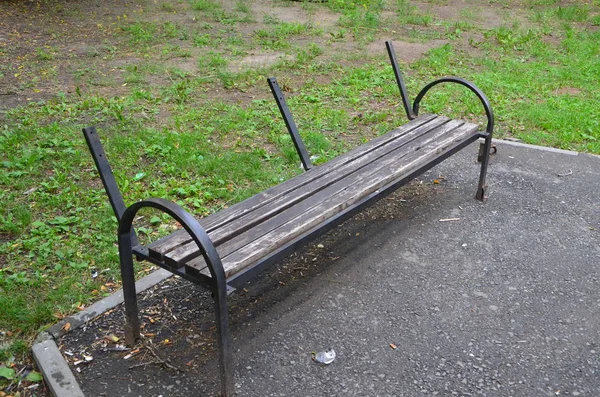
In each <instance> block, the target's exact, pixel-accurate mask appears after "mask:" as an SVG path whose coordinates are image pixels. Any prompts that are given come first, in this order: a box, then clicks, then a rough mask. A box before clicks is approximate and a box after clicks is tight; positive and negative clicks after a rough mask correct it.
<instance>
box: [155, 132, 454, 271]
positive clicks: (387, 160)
mask: <svg viewBox="0 0 600 397" xmlns="http://www.w3.org/2000/svg"><path fill="white" fill-rule="evenodd" d="M461 124H462V122H460V121H449V122H447V123H444V124H441V125H438V126H437V127H436V128H434V129H431V130H429V131H426V132H425V133H424V132H423V131H420V132H419V133H420V135H419V137H420V139H419V140H418V141H416V142H415V141H411V142H412V149H409V148H406V147H404V146H402V145H398V146H392V149H391V150H390V151H389V152H387V153H384V154H382V155H380V153H376V156H373V157H372V158H371V159H370V160H371V161H370V162H367V163H366V164H372V163H375V164H376V166H377V167H384V166H386V165H388V164H391V163H394V162H398V161H401V160H402V158H403V157H405V156H408V155H410V154H411V153H412V152H413V151H415V150H418V149H419V148H420V147H421V146H423V145H427V144H429V143H431V142H435V141H437V140H439V139H440V137H442V136H444V135H445V134H448V133H449V132H451V131H453V130H455V129H456V128H458V127H460V126H461ZM409 146H410V145H409ZM363 157H368V156H363ZM375 160H376V161H375ZM364 168H365V169H366V168H368V167H364ZM365 172H368V170H363V169H362V167H350V172H346V169H345V167H340V168H339V169H338V170H335V172H331V173H330V174H329V175H328V176H330V178H331V183H327V184H325V185H324V186H323V187H321V186H320V185H319V184H315V186H317V187H320V188H319V189H316V190H314V191H310V189H308V187H309V186H310V185H307V186H305V192H304V194H303V195H302V196H303V198H304V200H299V201H297V202H294V205H291V206H287V208H286V209H285V211H279V212H275V211H273V212H272V213H271V214H269V216H265V217H262V218H261V219H262V220H263V222H262V223H260V224H254V225H252V226H254V227H253V228H252V230H250V231H248V232H247V233H243V234H238V235H236V236H233V237H232V238H231V239H229V240H226V239H225V238H224V237H225V234H224V233H226V232H229V233H231V232H230V231H228V230H225V232H224V233H221V229H218V230H215V231H214V232H213V233H209V236H210V238H211V240H212V241H213V242H214V243H215V245H217V247H219V248H220V252H219V254H220V255H223V256H224V255H228V254H229V253H231V252H233V251H234V250H236V249H238V248H239V247H241V246H243V245H246V244H248V243H249V242H250V241H252V239H255V238H258V237H260V236H262V235H263V234H265V233H267V232H269V231H270V230H272V229H275V228H277V227H279V226H281V225H282V224H283V223H285V222H287V221H288V220H289V219H290V218H291V217H296V216H298V215H299V214H301V213H303V212H305V211H306V210H307V209H309V208H310V207H312V206H313V205H315V203H319V202H321V201H323V200H325V199H327V198H328V197H330V196H332V195H334V194H337V193H338V192H340V191H342V190H344V189H346V188H347V187H348V185H349V184H351V183H355V182H357V181H360V178H361V176H362V175H363V174H364V173H365ZM338 173H339V174H341V176H342V177H343V179H342V178H341V177H340V178H336V175H338ZM298 195H301V193H300V192H298ZM287 200H290V201H292V200H293V197H290V198H287V197H283V198H282V200H281V202H280V204H281V205H282V206H285V205H286V203H285V201H287ZM274 204H277V202H275V203H274ZM263 209H265V207H261V212H262V210H263ZM245 222H249V221H248V220H247V219H245V218H244V217H241V218H240V222H239V223H238V222H237V221H236V222H234V223H232V225H233V224H239V225H244V223H245ZM228 226H230V225H226V226H225V227H224V228H227V227H228ZM198 255H199V252H198V249H197V247H196V244H195V243H194V242H193V241H192V242H190V243H188V244H185V245H181V246H179V247H178V248H177V249H175V250H173V251H171V252H169V253H168V254H166V255H165V261H167V262H170V263H172V264H173V265H174V264H175V263H177V262H187V261H189V260H192V259H194V258H195V257H197V256H198Z"/></svg>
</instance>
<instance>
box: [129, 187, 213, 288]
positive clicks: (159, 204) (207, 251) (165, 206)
mask: <svg viewBox="0 0 600 397" xmlns="http://www.w3.org/2000/svg"><path fill="white" fill-rule="evenodd" d="M144 207H151V208H156V209H158V210H160V211H162V212H165V213H167V214H169V215H170V216H171V217H172V218H173V219H175V220H176V221H177V222H179V223H180V224H181V225H182V226H183V228H184V229H185V230H186V231H187V232H188V233H189V235H190V236H191V237H192V239H194V241H195V242H196V244H197V245H198V247H199V248H200V250H201V251H202V256H203V257H204V260H205V261H206V263H207V264H208V267H209V269H210V273H211V275H212V278H213V280H215V281H216V285H219V284H221V283H223V284H224V283H225V271H224V270H223V264H222V263H221V258H220V257H219V254H218V253H217V250H216V249H215V246H214V244H213V242H212V241H211V239H210V237H208V234H207V233H206V231H205V230H204V229H203V228H202V226H201V225H200V223H199V222H198V221H197V220H196V218H194V217H193V216H192V215H191V214H190V213H189V212H187V211H186V210H184V209H183V208H181V207H180V206H179V205H177V204H175V203H174V202H172V201H168V200H165V199H161V198H151V199H147V200H143V201H139V202H137V203H135V204H132V205H130V206H129V207H128V208H127V209H126V210H125V212H124V213H123V216H122V218H121V220H120V222H119V251H121V244H122V241H123V242H124V241H126V239H127V238H128V237H129V236H131V229H132V227H133V219H134V218H135V215H136V214H137V212H138V211H139V210H140V209H142V208H144ZM129 245H130V244H129ZM130 249H131V248H130Z"/></svg>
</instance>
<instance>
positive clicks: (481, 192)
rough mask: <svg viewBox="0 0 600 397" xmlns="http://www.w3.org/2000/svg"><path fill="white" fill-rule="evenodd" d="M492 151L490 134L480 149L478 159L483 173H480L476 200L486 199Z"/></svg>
mask: <svg viewBox="0 0 600 397" xmlns="http://www.w3.org/2000/svg"><path fill="white" fill-rule="evenodd" d="M491 149H492V134H491V133H489V134H488V136H487V137H486V138H485V141H484V143H483V144H481V146H480V147H479V156H478V157H477V160H478V161H481V171H480V173H479V186H478V187H477V194H475V198H476V199H477V200H480V201H483V199H484V198H485V189H486V185H485V177H486V175H487V167H488V162H489V160H490V150H491Z"/></svg>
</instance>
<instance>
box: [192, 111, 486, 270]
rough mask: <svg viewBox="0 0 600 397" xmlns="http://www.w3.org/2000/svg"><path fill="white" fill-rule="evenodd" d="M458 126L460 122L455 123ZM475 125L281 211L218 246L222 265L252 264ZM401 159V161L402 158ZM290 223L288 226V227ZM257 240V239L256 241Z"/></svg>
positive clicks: (200, 264) (197, 261)
mask: <svg viewBox="0 0 600 397" xmlns="http://www.w3.org/2000/svg"><path fill="white" fill-rule="evenodd" d="M453 125H455V126H457V123H454V122H453ZM475 129H476V126H474V125H472V124H470V125H464V126H462V127H461V128H459V129H455V130H454V131H451V132H450V133H448V131H445V134H442V136H440V135H435V136H434V137H435V138H434V139H428V140H427V141H426V142H427V143H424V142H421V141H419V142H417V143H416V144H415V146H414V147H413V150H410V151H406V153H405V152H402V153H403V155H402V156H401V157H396V158H394V157H390V158H387V159H385V161H381V162H377V163H376V164H375V165H374V167H372V168H365V169H364V170H363V171H364V172H362V173H356V174H354V175H352V176H351V177H349V178H347V179H344V180H343V181H341V182H339V183H338V184H337V185H332V186H331V187H328V188H327V189H325V190H324V191H322V192H319V193H318V194H317V195H315V196H314V197H311V198H310V199H309V200H307V201H305V202H302V203H300V204H298V205H297V206H294V207H293V208H290V209H288V210H286V211H285V212H284V213H281V214H278V215H276V216H275V217H273V218H271V219H269V220H268V221H266V222H264V223H263V224H261V225H259V226H257V227H255V228H253V229H252V230H250V231H248V232H247V233H245V234H243V235H240V236H238V237H236V238H235V239H233V240H230V241H228V242H226V243H225V244H223V245H221V246H219V247H217V250H218V251H219V254H220V256H221V257H222V258H223V266H224V268H225V272H226V274H227V276H228V277H229V276H231V275H233V274H235V273H236V272H237V271H239V270H241V269H243V268H244V267H245V266H248V265H250V264H251V263H252V262H253V261H254V260H255V259H256V258H260V257H262V256H264V255H266V254H267V253H268V252H270V251H273V250H275V249H277V248H278V247H280V246H282V245H283V244H285V243H286V242H288V241H291V240H292V239H293V238H295V237H297V236H298V235H299V234H302V233H303V232H304V231H307V230H309V229H310V228H312V227H313V226H314V225H316V224H318V223H319V222H321V221H323V220H324V219H326V218H328V217H331V216H334V215H335V214H336V213H337V212H339V211H342V210H343V209H345V208H347V207H348V206H350V205H352V204H353V203H355V202H356V201H358V200H360V199H361V198H363V197H366V196H367V195H368V194H371V193H372V192H373V191H375V190H377V189H378V188H380V187H382V186H384V185H386V184H388V183H389V182H390V181H392V180H395V179H399V178H400V177H401V176H402V175H406V174H408V173H409V172H410V171H411V170H412V169H414V168H415V167H416V166H419V165H421V164H422V163H424V162H426V161H428V160H429V158H431V157H433V156H435V155H436V154H437V153H438V152H440V148H444V147H447V146H449V145H451V144H452V143H453V142H454V141H456V140H457V139H458V140H460V139H461V138H463V139H464V138H466V137H467V136H470V135H472V133H473V131H474V130H475ZM400 160H401V161H400ZM286 225H287V226H286ZM253 240H254V241H253ZM203 262H204V261H203V260H202V258H196V259H193V260H192V261H191V262H190V263H189V265H190V266H193V267H195V268H197V269H198V268H202V267H204V266H205V265H204V263H203Z"/></svg>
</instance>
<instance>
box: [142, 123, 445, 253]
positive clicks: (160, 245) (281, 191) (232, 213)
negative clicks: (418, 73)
mask: <svg viewBox="0 0 600 397" xmlns="http://www.w3.org/2000/svg"><path fill="white" fill-rule="evenodd" d="M439 120H447V119H446V118H443V117H439V116H435V115H425V116H421V117H419V118H418V119H416V120H413V121H411V122H409V123H407V124H405V125H403V126H401V127H398V128H396V129H394V130H392V131H390V132H389V133H387V134H385V135H382V136H380V137H377V138H375V139H372V140H371V141H369V142H367V143H366V144H364V145H361V146H360V147H358V148H355V149H353V150H351V151H349V152H348V153H346V154H345V155H344V156H340V157H337V158H335V159H332V160H330V161H328V162H327V163H325V164H322V165H320V166H319V167H316V168H313V169H311V170H310V172H305V173H303V174H300V175H298V176H296V177H295V178H292V179H290V180H287V181H285V182H283V183H281V184H279V185H277V186H274V187H272V188H270V189H267V190H265V191H264V192H261V193H258V194H256V195H254V196H252V197H250V198H248V199H246V200H244V201H243V202H241V203H237V204H235V205H233V206H231V207H229V208H225V209H223V210H221V211H219V212H217V213H215V214H212V215H209V216H208V217H206V218H203V219H201V220H200V224H201V225H202V227H203V228H204V229H205V230H206V231H207V232H210V231H212V230H214V229H216V228H218V227H219V226H221V225H224V224H226V223H227V222H230V221H232V220H234V219H237V218H238V217H240V216H241V215H243V214H245V213H247V212H250V211H253V210H256V209H258V208H260V207H261V206H264V205H266V204H268V203H270V202H271V201H272V200H275V199H277V198H279V197H281V196H282V195H286V194H289V193H290V192H291V191H294V190H298V189H301V188H303V186H304V185H305V184H307V183H310V182H311V181H312V180H314V179H317V178H319V177H320V176H322V175H326V174H327V173H329V172H331V171H333V170H335V169H336V168H337V167H338V166H339V165H340V164H343V163H345V162H348V161H351V160H352V159H353V158H356V157H360V156H361V155H363V154H364V153H366V152H369V151H371V150H373V149H375V148H377V147H380V146H382V145H385V144H386V143H387V142H388V141H390V140H393V139H396V138H398V137H400V136H402V135H404V134H407V133H410V132H411V131H413V130H414V129H416V128H419V127H422V126H426V125H428V124H432V125H435V124H436V123H438V122H439ZM189 241H191V237H190V236H189V235H188V234H187V232H186V231H185V230H179V231H177V232H174V233H173V234H171V235H170V236H169V237H168V238H162V239H160V240H157V241H155V242H154V243H152V244H151V245H150V246H149V247H148V248H149V249H150V252H151V253H152V254H151V255H153V257H155V258H156V259H159V260H160V259H162V255H163V254H165V253H167V252H169V251H172V250H173V249H175V248H176V247H178V246H179V245H181V244H182V243H185V242H189Z"/></svg>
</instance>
